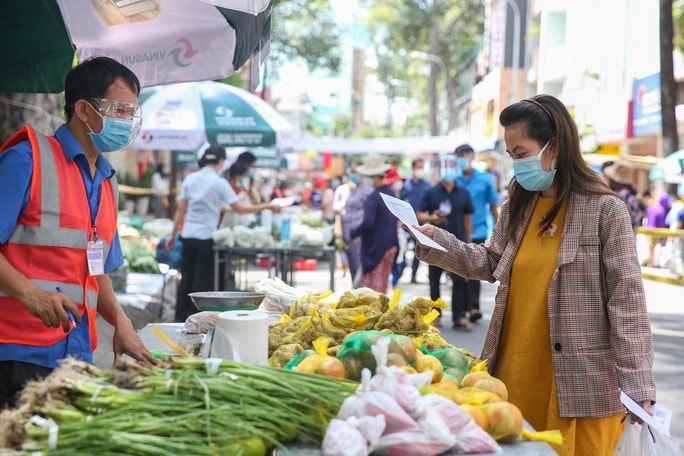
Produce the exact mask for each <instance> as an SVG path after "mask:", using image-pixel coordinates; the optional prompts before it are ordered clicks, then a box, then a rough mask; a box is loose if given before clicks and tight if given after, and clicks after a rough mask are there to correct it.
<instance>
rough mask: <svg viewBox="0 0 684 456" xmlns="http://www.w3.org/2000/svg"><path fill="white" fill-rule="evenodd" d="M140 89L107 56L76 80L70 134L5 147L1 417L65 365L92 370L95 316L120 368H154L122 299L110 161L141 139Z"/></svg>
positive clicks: (0, 153)
mask: <svg viewBox="0 0 684 456" xmlns="http://www.w3.org/2000/svg"><path fill="white" fill-rule="evenodd" d="M139 93H140V83H139V81H138V78H137V77H136V75H135V74H133V72H132V71H131V70H129V69H128V68H127V67H125V66H123V65H122V64H120V63H118V62H116V61H115V60H112V59H110V58H108V57H95V58H91V59H87V60H84V61H83V62H81V63H79V64H78V65H76V66H75V67H73V68H72V69H71V70H70V71H69V72H68V74H67V75H66V79H65V83H64V113H65V115H66V124H64V125H62V126H60V127H59V128H58V129H57V131H56V132H55V134H54V136H51V137H48V136H44V135H43V134H42V133H39V132H37V131H36V130H34V129H33V128H31V127H28V126H26V127H24V128H22V129H21V130H20V131H19V132H17V133H15V134H14V135H13V136H12V137H11V138H9V139H8V140H7V141H6V142H5V143H4V145H3V146H2V148H0V182H2V198H0V215H1V217H0V307H2V312H0V408H3V407H5V406H14V404H15V403H16V399H17V394H18V393H19V392H20V391H21V390H22V389H23V387H24V385H25V384H26V383H27V382H28V381H29V380H33V379H40V378H43V377H45V376H47V375H48V374H49V373H50V372H51V371H52V370H53V369H55V368H56V367H58V364H59V361H60V360H61V359H63V358H66V357H69V356H73V357H76V358H79V359H82V360H84V361H87V362H89V363H92V362H93V350H95V348H96V347H97V340H98V336H97V325H96V318H97V314H99V315H100V316H102V317H103V318H104V320H106V321H107V322H108V323H110V324H111V325H113V326H114V336H113V343H112V345H113V350H114V356H115V358H118V357H119V356H121V355H124V354H125V355H129V356H131V357H133V358H135V359H136V360H138V361H141V362H145V363H149V364H154V363H155V362H156V361H155V359H154V357H153V356H152V354H150V352H149V351H148V350H147V349H146V348H145V346H144V344H143V343H142V341H141V340H140V338H139V337H138V335H137V333H136V331H135V329H134V328H133V325H132V324H131V322H130V320H129V319H128V317H127V316H126V314H125V313H124V310H123V309H122V307H121V305H120V304H119V302H118V301H117V299H116V295H115V294H114V290H113V288H112V282H111V280H110V277H109V273H110V272H111V271H113V270H115V269H117V268H119V267H120V266H122V265H123V263H124V258H123V255H122V252H121V244H120V241H119V233H118V230H117V200H116V198H117V186H116V178H115V170H114V168H113V167H112V165H111V164H110V162H109V161H108V160H107V158H105V155H106V154H108V153H111V152H118V151H121V150H123V149H125V148H126V147H128V145H129V144H130V143H131V142H132V141H133V140H134V139H135V137H136V136H137V134H138V132H139V131H140V124H141V122H142V118H141V112H140V107H139V105H138V94H139Z"/></svg>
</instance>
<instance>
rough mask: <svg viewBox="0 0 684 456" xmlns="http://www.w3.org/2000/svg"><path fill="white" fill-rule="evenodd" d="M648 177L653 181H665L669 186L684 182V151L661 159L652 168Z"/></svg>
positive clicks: (681, 150)
mask: <svg viewBox="0 0 684 456" xmlns="http://www.w3.org/2000/svg"><path fill="white" fill-rule="evenodd" d="M648 177H649V179H651V180H652V181H665V182H667V183H669V184H679V183H682V182H684V149H680V150H678V151H676V152H673V153H671V154H670V155H668V156H667V157H665V158H663V159H661V160H660V161H659V162H658V164H656V165H655V166H653V168H651V171H650V172H649V173H648Z"/></svg>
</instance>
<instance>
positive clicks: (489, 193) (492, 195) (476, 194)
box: [456, 169, 499, 239]
mask: <svg viewBox="0 0 684 456" xmlns="http://www.w3.org/2000/svg"><path fill="white" fill-rule="evenodd" d="M456 182H457V183H458V185H460V186H461V187H465V188H466V189H467V190H468V193H470V198H471V199H472V200H473V207H474V208H475V212H473V215H472V221H473V234H472V238H473V239H487V238H488V237H489V233H490V231H491V229H492V228H493V225H494V223H493V219H492V220H491V222H492V223H491V225H492V226H490V217H491V211H490V209H489V205H490V204H499V193H498V192H497V190H496V186H495V185H494V179H492V176H490V175H489V173H484V172H482V171H479V170H477V169H473V172H472V173H471V174H470V176H469V177H467V178H466V176H464V175H462V176H459V177H458V178H456Z"/></svg>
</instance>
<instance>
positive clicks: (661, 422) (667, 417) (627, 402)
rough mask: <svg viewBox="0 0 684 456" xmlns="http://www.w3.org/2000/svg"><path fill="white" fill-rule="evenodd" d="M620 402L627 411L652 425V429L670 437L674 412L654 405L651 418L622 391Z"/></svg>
mask: <svg viewBox="0 0 684 456" xmlns="http://www.w3.org/2000/svg"><path fill="white" fill-rule="evenodd" d="M620 401H621V402H622V404H623V405H624V406H625V407H627V410H629V411H630V412H632V413H633V414H635V415H636V416H638V417H639V418H641V419H642V420H643V421H644V423H647V424H649V425H651V427H653V428H655V429H657V430H658V431H660V432H662V433H663V434H665V435H666V436H668V437H669V436H670V422H671V421H672V410H668V409H666V408H662V407H657V406H655V405H652V406H651V412H653V416H651V415H649V414H648V413H646V410H644V409H643V407H641V405H639V404H637V403H636V402H634V400H632V398H631V397H629V396H628V395H627V394H625V392H624V391H622V390H621V391H620Z"/></svg>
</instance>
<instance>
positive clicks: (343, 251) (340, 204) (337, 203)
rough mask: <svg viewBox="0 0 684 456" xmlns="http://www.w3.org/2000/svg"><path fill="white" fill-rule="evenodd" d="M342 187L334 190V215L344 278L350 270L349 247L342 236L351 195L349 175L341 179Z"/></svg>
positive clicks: (339, 261)
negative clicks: (344, 217)
mask: <svg viewBox="0 0 684 456" xmlns="http://www.w3.org/2000/svg"><path fill="white" fill-rule="evenodd" d="M339 180H340V182H342V183H341V184H340V185H338V186H337V188H335V189H334V193H333V213H334V217H335V229H334V230H335V240H336V241H338V242H336V245H337V246H338V248H337V256H338V263H339V265H340V269H341V270H342V277H345V276H346V275H347V269H349V256H348V255H347V248H348V246H347V245H346V244H345V242H344V236H343V235H342V217H343V216H344V211H345V206H346V204H347V198H349V194H350V193H351V184H350V183H349V178H348V176H347V175H343V176H340V177H339Z"/></svg>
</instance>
